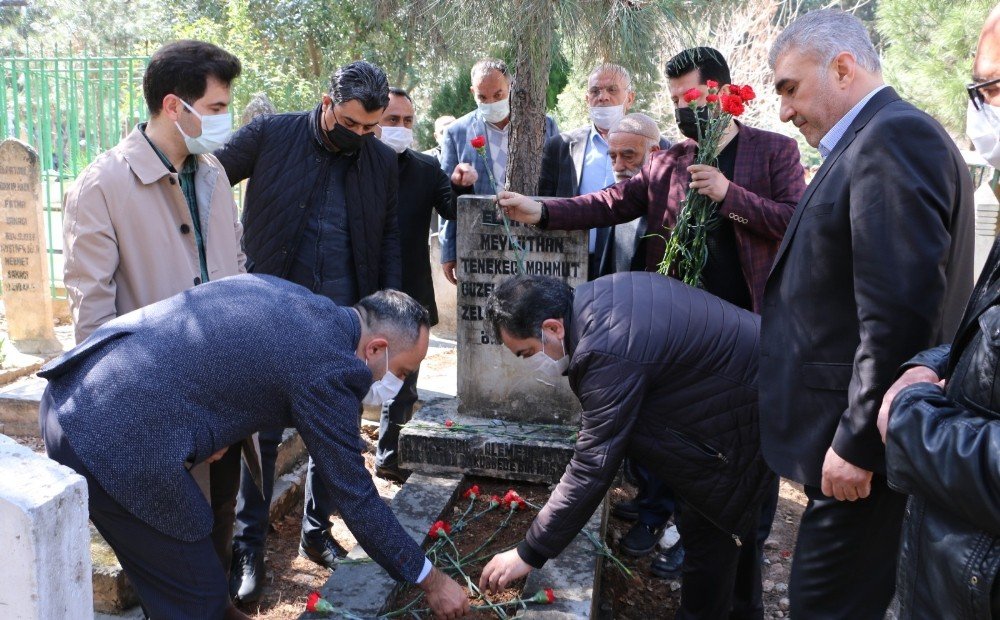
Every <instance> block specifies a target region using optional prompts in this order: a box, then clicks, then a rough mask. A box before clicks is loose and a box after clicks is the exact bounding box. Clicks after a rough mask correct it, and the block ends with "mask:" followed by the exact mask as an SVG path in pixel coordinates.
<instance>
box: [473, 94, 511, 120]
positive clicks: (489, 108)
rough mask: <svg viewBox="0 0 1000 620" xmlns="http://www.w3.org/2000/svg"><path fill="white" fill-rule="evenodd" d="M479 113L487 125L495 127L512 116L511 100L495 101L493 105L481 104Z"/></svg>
mask: <svg viewBox="0 0 1000 620" xmlns="http://www.w3.org/2000/svg"><path fill="white" fill-rule="evenodd" d="M476 105H477V106H478V107H479V113H480V114H482V115H483V118H484V119H486V122H487V123H493V124H494V125H495V124H497V123H499V122H500V121H502V120H503V119H505V118H507V117H508V116H510V99H509V98H508V99H504V100H502V101H495V102H493V103H479V104H476Z"/></svg>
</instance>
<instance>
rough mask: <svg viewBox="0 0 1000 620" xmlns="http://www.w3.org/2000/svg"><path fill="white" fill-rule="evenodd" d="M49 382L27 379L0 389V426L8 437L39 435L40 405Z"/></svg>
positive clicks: (32, 378)
mask: <svg viewBox="0 0 1000 620" xmlns="http://www.w3.org/2000/svg"><path fill="white" fill-rule="evenodd" d="M47 383H48V382H47V381H46V380H45V379H39V378H38V377H34V376H32V377H25V378H24V379H19V380H17V381H15V382H14V383H11V384H10V385H6V386H4V387H2V388H0V424H2V425H3V429H4V430H3V432H4V433H5V434H7V435H38V433H39V430H38V405H39V403H41V402H42V393H43V392H45V386H46V384H47Z"/></svg>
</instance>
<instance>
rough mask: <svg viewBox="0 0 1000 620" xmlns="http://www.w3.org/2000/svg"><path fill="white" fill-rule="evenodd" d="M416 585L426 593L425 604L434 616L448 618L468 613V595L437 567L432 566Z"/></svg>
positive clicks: (459, 616)
mask: <svg viewBox="0 0 1000 620" xmlns="http://www.w3.org/2000/svg"><path fill="white" fill-rule="evenodd" d="M418 585H419V586H420V589H422V590H423V591H424V592H425V593H426V594H427V604H428V605H430V607H431V611H433V612H434V617H435V618H446V619H449V620H450V619H451V618H461V617H462V616H464V615H465V614H467V613H469V597H468V595H467V594H466V592H465V588H463V587H462V586H460V585H458V584H457V583H455V581H454V580H453V579H451V578H450V577H448V576H447V575H445V574H444V573H442V572H441V571H439V570H438V569H437V568H432V569H431V572H429V573H428V574H427V576H426V577H424V580H423V581H421V582H420V583H419V584H418Z"/></svg>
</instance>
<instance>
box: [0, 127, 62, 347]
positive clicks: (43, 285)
mask: <svg viewBox="0 0 1000 620" xmlns="http://www.w3.org/2000/svg"><path fill="white" fill-rule="evenodd" d="M0 197H2V200H0V221H2V222H3V226H2V227H0V230H2V231H3V237H2V239H0V265H2V267H3V301H4V308H5V311H6V314H7V332H8V336H9V337H10V340H11V343H12V344H13V345H14V346H15V347H16V348H17V350H18V351H20V352H21V353H51V352H55V351H61V350H62V346H61V345H60V344H59V341H58V340H56V335H55V330H54V329H53V326H52V320H53V319H52V294H51V292H50V290H49V262H48V260H47V257H46V252H45V233H44V230H45V227H44V226H45V224H44V212H43V209H42V193H41V170H40V167H39V160H38V154H37V153H36V152H35V150H34V149H33V148H31V147H30V146H29V145H27V144H25V143H24V142H21V141H20V140H15V139H13V138H8V139H7V140H4V141H3V143H0Z"/></svg>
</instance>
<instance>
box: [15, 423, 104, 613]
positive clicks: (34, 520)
mask: <svg viewBox="0 0 1000 620" xmlns="http://www.w3.org/2000/svg"><path fill="white" fill-rule="evenodd" d="M0 471H2V472H3V475H2V476H0V540H2V541H4V561H3V562H0V610H2V611H0V616H2V617H4V618H19V619H24V620H34V619H36V618H37V619H38V620H48V619H50V618H88V617H91V618H92V617H93V615H94V611H93V594H92V591H91V583H90V533H89V530H88V527H87V483H86V481H85V480H84V479H83V478H82V477H81V476H80V475H78V474H77V473H75V472H74V471H73V470H71V469H69V468H67V467H63V466H62V465H59V464H58V463H56V462H55V461H52V460H50V459H48V458H46V457H44V456H42V455H39V454H35V453H34V452H32V451H31V450H29V449H28V448H25V447H24V446H21V445H18V444H17V443H16V442H15V441H14V440H12V439H10V438H8V437H5V436H3V435H0Z"/></svg>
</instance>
